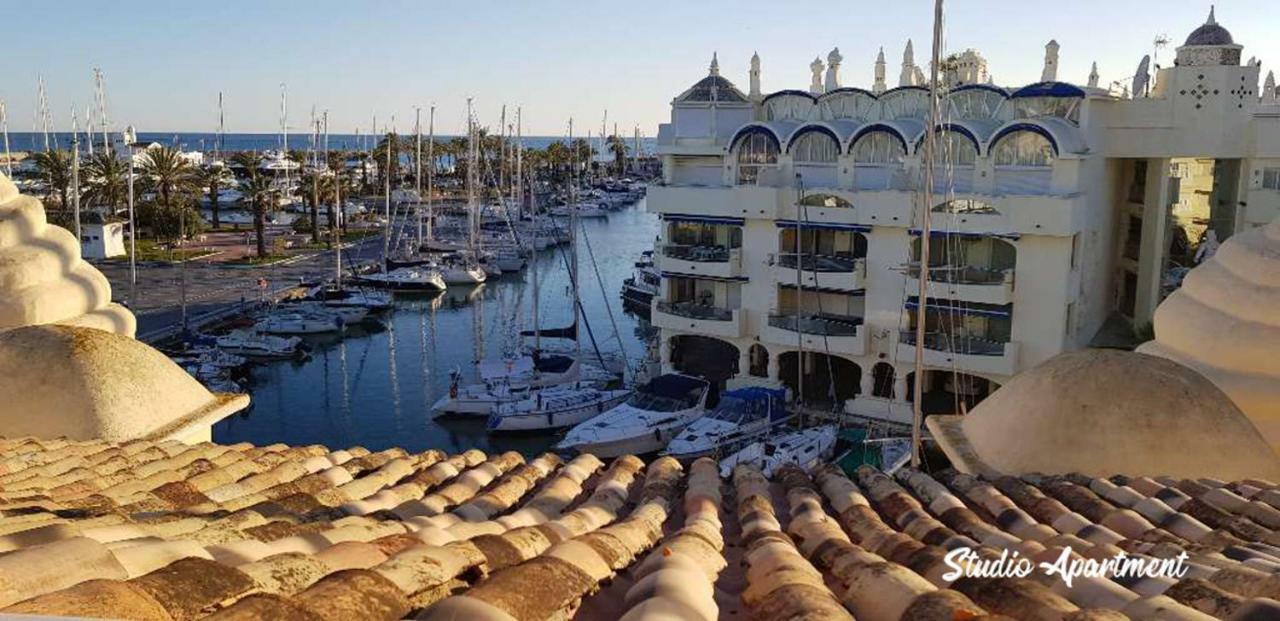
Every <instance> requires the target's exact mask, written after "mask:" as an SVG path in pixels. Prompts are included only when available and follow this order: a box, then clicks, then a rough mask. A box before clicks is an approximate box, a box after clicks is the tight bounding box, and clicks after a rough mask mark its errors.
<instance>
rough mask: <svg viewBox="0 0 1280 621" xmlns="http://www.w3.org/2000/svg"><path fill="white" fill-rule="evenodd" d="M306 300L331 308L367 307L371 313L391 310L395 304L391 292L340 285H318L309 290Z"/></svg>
mask: <svg viewBox="0 0 1280 621" xmlns="http://www.w3.org/2000/svg"><path fill="white" fill-rule="evenodd" d="M304 299H305V300H309V301H315V302H319V303H321V304H324V305H325V306H326V307H329V308H342V307H347V306H354V307H358V308H364V309H367V310H368V311H369V312H371V313H379V312H382V311H386V310H390V309H391V307H392V306H393V301H392V298H391V294H389V293H387V292H385V291H370V290H368V289H351V288H346V287H340V286H338V285H317V286H315V287H312V288H311V289H310V290H309V291H307V295H306V297H305V298H304Z"/></svg>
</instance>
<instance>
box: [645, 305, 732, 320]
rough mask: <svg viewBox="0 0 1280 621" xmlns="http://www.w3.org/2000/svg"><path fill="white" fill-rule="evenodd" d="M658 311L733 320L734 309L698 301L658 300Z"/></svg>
mask: <svg viewBox="0 0 1280 621" xmlns="http://www.w3.org/2000/svg"><path fill="white" fill-rule="evenodd" d="M658 312H660V313H667V314H668V315H676V316H678V317H686V318H689V319H699V320H704V321H733V310H731V309H728V308H720V307H719V306H710V305H707V304H698V303H696V302H667V301H665V300H659V301H658Z"/></svg>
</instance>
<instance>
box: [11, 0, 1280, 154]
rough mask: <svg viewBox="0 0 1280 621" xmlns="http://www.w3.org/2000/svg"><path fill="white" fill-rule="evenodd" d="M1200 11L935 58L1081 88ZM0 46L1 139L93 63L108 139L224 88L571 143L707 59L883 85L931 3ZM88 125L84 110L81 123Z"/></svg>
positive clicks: (631, 7) (371, 21) (445, 20)
mask: <svg viewBox="0 0 1280 621" xmlns="http://www.w3.org/2000/svg"><path fill="white" fill-rule="evenodd" d="M1274 2H1275V0H1226V1H1219V2H1218V3H1217V18H1218V22H1219V23H1220V24H1222V25H1223V26H1225V27H1227V28H1228V29H1229V30H1230V31H1231V33H1232V34H1233V36H1234V38H1235V41H1236V43H1239V44H1242V45H1244V46H1245V48H1244V57H1245V58H1248V57H1250V56H1257V57H1259V58H1261V59H1262V60H1263V74H1264V75H1265V73H1266V71H1267V70H1268V69H1269V68H1270V67H1271V66H1273V63H1280V38H1278V37H1276V33H1277V32H1280V11H1278V10H1276V9H1275V8H1274V7H1275V4H1274ZM1208 9H1209V3H1208V2H1202V1H1200V0H1164V1H1155V0H1142V1H1137V0H1073V1H1069V0H1055V1H1053V2H1048V1H1040V0H1021V1H1012V0H948V1H947V2H946V16H947V18H946V26H945V32H946V35H945V38H946V41H945V49H946V51H948V52H954V51H961V50H964V49H966V48H975V49H977V50H978V51H979V52H980V53H981V54H982V55H983V56H985V57H986V59H987V61H988V68H989V70H990V71H991V73H992V75H993V76H994V77H995V80H996V82H997V83H998V84H1002V85H1021V84H1026V83H1030V82H1034V81H1037V80H1039V77H1040V69H1041V65H1042V62H1043V57H1044V45H1045V43H1046V42H1048V40H1049V39H1051V38H1052V39H1056V40H1057V41H1058V43H1059V44H1060V45H1061V51H1060V53H1059V66H1060V71H1059V78H1060V79H1063V80H1066V81H1073V82H1076V83H1084V82H1085V79H1086V76H1087V75H1088V73H1089V66H1090V63H1091V62H1093V61H1097V62H1098V67H1099V73H1100V74H1101V77H1102V83H1103V84H1104V85H1105V84H1107V83H1109V82H1110V81H1112V80H1124V81H1126V83H1127V81H1128V79H1129V77H1130V76H1132V74H1133V72H1134V69H1135V68H1136V67H1137V65H1138V61H1139V60H1140V59H1141V58H1142V56H1143V54H1148V53H1152V51H1153V41H1154V40H1155V38H1156V36H1157V35H1159V34H1165V35H1167V36H1168V38H1169V40H1170V41H1171V43H1170V45H1169V46H1168V47H1167V48H1166V49H1164V50H1162V51H1161V52H1160V53H1159V59H1160V60H1159V62H1161V64H1168V62H1171V61H1172V58H1173V54H1174V48H1175V47H1176V46H1177V45H1180V44H1181V43H1182V41H1183V40H1184V39H1185V38H1186V36H1187V34H1188V33H1189V32H1190V31H1191V30H1192V29H1194V28H1195V27H1196V26H1199V25H1200V24H1201V23H1203V22H1204V20H1205V16H1206V15H1207V13H1208ZM3 12H4V15H5V21H6V22H7V24H6V28H5V29H4V30H5V35H4V41H5V45H4V47H5V53H4V54H3V55H0V100H4V101H5V102H6V104H7V108H8V117H9V129H10V131H27V130H30V129H32V125H33V121H34V118H35V110H36V107H37V103H36V101H37V97H36V92H37V88H36V84H37V79H38V77H40V76H43V77H44V79H45V82H46V84H47V89H48V93H49V101H50V109H51V110H52V112H53V115H54V117H55V126H56V128H57V129H59V130H66V129H67V128H69V126H70V118H71V110H72V108H73V107H75V108H76V109H78V110H80V111H81V112H80V114H81V116H83V111H84V109H85V107H86V106H87V105H88V104H91V103H92V102H93V79H92V71H93V68H94V67H99V68H101V69H102V71H103V72H104V75H105V77H106V93H107V101H108V113H109V115H110V119H111V124H112V125H113V129H116V130H119V129H122V128H123V127H124V126H125V125H133V126H135V127H136V128H137V129H138V130H139V131H144V132H147V131H154V132H177V131H195V132H207V131H214V130H216V128H217V100H218V93H219V92H221V93H222V94H223V97H224V100H225V115H226V131H227V132H229V133H232V132H276V131H279V127H280V122H279V110H280V90H281V88H280V85H281V84H282V83H283V84H286V85H287V91H288V118H289V126H290V131H299V132H304V133H305V132H306V131H307V129H306V127H307V126H308V123H309V117H310V114H311V110H312V107H313V106H314V107H315V108H316V109H317V110H328V111H329V127H330V131H331V132H333V133H350V132H354V131H355V130H356V129H357V128H359V129H360V131H361V132H368V131H369V128H370V127H371V126H372V122H373V116H374V115H377V119H378V126H379V127H380V128H381V127H383V126H385V125H388V124H390V121H391V117H392V115H394V116H395V128H396V129H399V130H400V131H412V126H413V117H414V113H415V112H414V108H415V106H418V107H421V108H422V112H421V114H422V119H423V120H422V123H423V125H424V132H425V126H426V124H427V117H428V109H429V107H430V106H431V105H433V104H434V105H436V106H437V113H436V131H437V133H440V134H457V133H459V132H460V131H461V130H462V128H464V127H465V119H466V115H465V110H466V100H467V98H468V97H471V98H473V99H474V102H475V109H476V115H477V118H478V119H479V121H480V123H482V124H484V125H489V126H491V127H494V128H496V127H497V125H498V118H499V113H500V109H501V107H502V105H503V104H506V105H507V106H508V111H509V117H508V118H509V122H512V117H513V115H514V109H515V108H516V107H517V106H520V107H521V108H522V112H523V126H524V127H523V129H524V133H525V134H526V135H544V136H546V135H562V134H565V133H566V131H567V129H568V128H567V125H568V121H569V119H570V118H573V119H574V120H575V121H574V123H575V135H581V134H582V133H583V132H584V131H591V132H593V133H595V134H598V133H599V132H600V127H601V121H602V118H603V117H604V115H605V111H606V110H607V111H608V127H607V130H608V131H609V132H610V133H611V132H612V131H613V124H614V123H617V125H618V129H619V132H620V133H622V134H625V135H630V134H631V132H632V131H633V130H634V128H636V127H638V128H639V130H640V132H641V133H642V134H643V135H646V136H653V135H654V134H655V133H656V132H657V126H658V124H659V123H662V122H664V121H667V120H668V119H669V115H670V108H669V106H668V104H669V103H670V101H671V99H672V98H673V97H675V96H676V95H678V94H679V93H680V92H681V91H683V90H684V89H685V88H687V87H688V86H689V85H691V84H692V83H693V82H695V81H697V80H698V79H700V78H701V77H703V76H704V75H706V72H707V64H708V61H709V60H710V57H711V54H712V52H713V51H715V52H718V54H719V58H720V67H721V74H722V75H724V76H725V77H727V78H729V79H730V80H732V81H733V82H735V83H736V84H737V85H738V86H739V87H740V88H741V89H742V90H743V91H746V90H747V65H748V59H749V58H750V56H751V53H752V52H753V51H757V52H759V54H760V57H761V60H762V82H763V87H764V90H765V91H766V92H769V91H772V90H780V89H784V88H801V89H803V88H807V86H808V82H809V69H808V64H809V62H810V61H812V59H813V58H814V57H815V56H821V57H823V58H824V59H825V58H826V55H827V52H828V51H829V50H830V49H831V48H832V47H833V46H839V48H840V52H841V54H842V55H843V56H844V64H843V66H842V71H841V73H842V83H843V84H845V85H861V86H864V87H865V86H869V85H870V83H871V79H872V63H873V61H874V59H875V55H876V52H877V50H878V49H879V48H880V47H881V46H883V47H884V50H885V56H886V58H887V60H888V71H887V74H888V79H889V81H890V86H893V85H895V84H896V80H897V76H898V72H899V68H900V65H901V60H902V48H903V46H904V44H905V42H906V40H907V39H908V38H911V39H913V40H914V42H915V49H916V61H917V63H918V64H921V65H922V66H923V65H924V64H925V63H926V62H927V59H928V54H929V37H930V32H931V24H932V22H931V20H932V2H931V0H899V1H894V2H883V1H877V2H867V1H845V2H839V1H833V0H827V1H825V2H811V1H808V0H794V1H789V0H773V1H760V0H727V1H721V0H693V1H690V0H676V1H669V0H645V1H642V2H635V1H633V0H629V1H626V2H620V1H615V0H579V1H568V0H536V1H531V2H530V1H516V0H510V1H507V2H499V1H495V0H466V1H454V0H434V1H431V0H418V1H400V0H377V1H366V0H346V1H341V2H338V1H330V0H305V1H294V0H271V1H262V0H220V1H218V2H172V1H169V0H165V1H144V0H115V1H113V2H101V1H100V0H92V1H78V2H70V1H60V0H39V1H31V0H26V1H20V0H4V6H3ZM82 122H83V119H82Z"/></svg>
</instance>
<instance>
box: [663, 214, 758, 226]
mask: <svg viewBox="0 0 1280 621" xmlns="http://www.w3.org/2000/svg"><path fill="white" fill-rule="evenodd" d="M662 219H663V220H666V221H668V222H696V223H698V224H728V225H733V226H742V225H743V224H745V223H746V222H747V220H746V218H722V217H718V216H693V215H686V214H680V213H668V214H662Z"/></svg>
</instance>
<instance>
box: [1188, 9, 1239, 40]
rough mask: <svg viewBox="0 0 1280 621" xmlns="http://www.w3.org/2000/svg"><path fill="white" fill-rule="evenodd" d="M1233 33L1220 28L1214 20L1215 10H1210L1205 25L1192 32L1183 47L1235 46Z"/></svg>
mask: <svg viewBox="0 0 1280 621" xmlns="http://www.w3.org/2000/svg"><path fill="white" fill-rule="evenodd" d="M1234 44H1235V41H1234V40H1233V39H1232V38H1231V33H1230V32H1228V31H1227V29H1226V28H1223V27H1222V26H1220V25H1219V24H1218V22H1217V20H1215V19H1214V18H1213V9H1212V8H1210V9H1209V19H1208V20H1207V21H1206V22H1205V23H1204V25H1202V26H1200V27H1199V28H1196V29H1195V30H1192V31H1191V34H1190V35H1188V36H1187V42H1186V43H1184V44H1183V45H1234Z"/></svg>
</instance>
